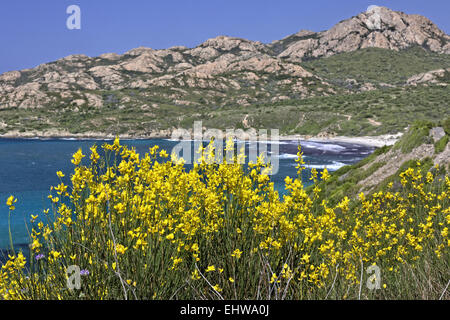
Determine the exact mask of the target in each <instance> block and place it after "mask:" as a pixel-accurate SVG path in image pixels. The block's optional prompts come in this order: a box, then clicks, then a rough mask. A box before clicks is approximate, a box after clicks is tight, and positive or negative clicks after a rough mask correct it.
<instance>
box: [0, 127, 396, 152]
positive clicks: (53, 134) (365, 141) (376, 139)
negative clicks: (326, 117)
mask: <svg viewBox="0 0 450 320" xmlns="http://www.w3.org/2000/svg"><path fill="white" fill-rule="evenodd" d="M402 135H403V133H397V134H386V135H380V136H361V137H347V136H334V137H330V136H327V137H323V136H311V135H280V136H279V139H280V140H282V141H292V140H302V141H313V142H342V143H354V144H361V145H366V146H371V147H377V148H379V147H382V146H385V145H388V146H389V145H393V144H394V143H395V142H397V140H398V139H399V138H400V137H401V136H402ZM119 137H120V138H121V139H137V140H139V139H168V138H170V137H171V134H170V133H169V132H168V131H160V132H158V131H155V132H151V133H150V134H148V135H133V134H120V135H119ZM269 137H270V136H269ZM0 138H8V139H80V140H81V139H83V140H84V139H88V140H91V139H92V140H109V139H114V138H115V136H114V135H113V134H106V133H102V132H84V133H76V134H74V133H70V132H68V131H65V130H56V129H53V130H49V131H28V132H19V131H10V132H8V133H6V134H2V135H0Z"/></svg>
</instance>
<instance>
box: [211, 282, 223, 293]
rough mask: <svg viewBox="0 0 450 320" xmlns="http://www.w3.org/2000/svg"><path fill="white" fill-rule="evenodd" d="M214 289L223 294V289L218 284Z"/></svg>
mask: <svg viewBox="0 0 450 320" xmlns="http://www.w3.org/2000/svg"><path fill="white" fill-rule="evenodd" d="M213 289H214V290H216V291H217V292H221V291H222V289H221V288H220V287H219V285H218V284H216V285H215V286H213Z"/></svg>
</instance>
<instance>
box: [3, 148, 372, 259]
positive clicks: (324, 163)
mask: <svg viewBox="0 0 450 320" xmlns="http://www.w3.org/2000/svg"><path fill="white" fill-rule="evenodd" d="M105 142H108V143H110V142H111V141H109V140H76V139H0V250H6V248H8V247H9V232H8V230H9V229H8V212H9V211H8V207H7V206H6V200H7V198H8V197H9V196H10V195H14V197H15V198H17V199H18V201H17V203H16V210H15V211H14V212H13V213H12V215H11V232H12V238H13V243H14V246H15V247H16V246H17V247H23V248H27V244H28V243H29V232H30V231H31V230H30V223H29V220H30V215H32V214H33V215H37V214H40V215H41V216H42V214H41V213H42V211H43V210H45V209H47V208H49V207H50V203H49V199H48V198H47V196H48V195H49V192H50V187H51V186H56V185H57V184H58V183H59V180H58V177H57V176H56V172H57V171H62V172H63V173H65V174H66V177H65V178H64V179H66V180H65V181H64V182H65V183H66V184H70V180H69V177H70V173H71V172H73V164H72V163H71V162H70V160H71V158H72V155H73V153H75V152H76V151H77V150H78V148H82V150H83V151H84V154H89V153H90V151H89V148H90V147H91V146H93V145H94V144H96V145H98V146H101V145H102V144H103V143H105ZM121 143H122V144H125V145H127V146H129V147H134V148H136V150H137V152H139V153H140V154H144V153H145V152H148V150H149V148H151V147H153V146H154V145H159V146H160V148H161V149H165V150H166V151H167V153H169V154H170V153H171V150H172V148H174V147H175V146H176V145H177V144H178V143H179V142H178V141H172V140H168V139H148V140H121ZM268 143H269V146H268V154H270V155H271V156H272V157H274V158H273V159H275V157H276V158H277V160H278V163H279V167H278V172H277V173H276V174H274V175H272V176H271V179H272V181H273V182H274V185H275V188H276V189H277V190H278V191H279V192H280V195H281V196H282V195H283V194H285V189H284V180H285V178H286V176H290V177H292V178H294V177H296V175H297V173H296V172H297V169H296V168H295V166H296V162H295V159H296V153H297V148H298V144H299V143H300V144H301V146H302V151H303V156H304V160H305V163H306V164H305V167H306V170H304V175H303V176H302V180H303V181H304V183H305V184H308V183H310V180H309V177H310V170H311V169H312V168H316V169H317V170H318V171H320V170H323V169H324V168H327V170H328V171H331V172H332V171H336V170H337V169H339V168H341V167H342V166H345V165H349V164H354V163H356V162H358V161H360V160H362V159H364V158H365V157H367V156H368V155H370V154H371V153H372V152H373V151H374V149H375V148H373V147H369V146H365V145H359V144H351V143H341V142H339V143H336V142H333V143H332V142H313V141H298V140H297V141H295V140H292V141H278V142H270V141H268ZM191 144H192V148H193V145H194V142H191ZM205 144H206V142H205ZM248 144H249V143H248V142H247V145H248ZM275 144H276V146H277V147H278V152H276V153H275V151H274V150H275V149H276V148H274V146H275ZM247 151H248V148H247ZM271 152H272V154H271ZM86 158H88V157H86ZM86 158H85V159H86ZM272 161H274V160H272ZM188 168H189V166H188Z"/></svg>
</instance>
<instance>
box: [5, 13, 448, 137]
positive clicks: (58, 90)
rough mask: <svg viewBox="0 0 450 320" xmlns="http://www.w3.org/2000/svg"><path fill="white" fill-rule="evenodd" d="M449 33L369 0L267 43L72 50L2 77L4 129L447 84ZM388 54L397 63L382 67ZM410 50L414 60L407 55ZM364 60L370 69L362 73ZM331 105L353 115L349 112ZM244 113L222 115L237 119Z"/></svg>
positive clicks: (47, 130) (94, 123) (85, 129)
mask: <svg viewBox="0 0 450 320" xmlns="http://www.w3.org/2000/svg"><path fill="white" fill-rule="evenodd" d="M449 40H450V37H449V36H448V35H447V34H445V33H444V32H443V31H441V30H439V28H438V27H437V26H435V25H434V24H433V23H432V22H431V21H430V20H428V19H427V18H425V17H422V16H419V15H407V14H405V13H402V12H395V11H391V10H389V9H387V8H383V7H375V8H371V9H370V10H368V11H367V12H364V13H361V14H360V15H358V16H356V17H353V18H350V19H348V20H345V21H342V22H340V23H338V24H337V25H336V26H334V27H333V28H331V29H330V30H327V31H323V32H310V31H300V32H298V33H296V34H294V35H291V36H288V37H286V38H284V39H282V40H279V41H274V42H272V43H270V44H263V43H260V42H257V41H250V40H245V39H240V38H234V37H228V36H218V37H216V38H213V39H209V40H207V41H205V42H204V43H202V44H200V45H199V46H197V47H195V48H186V47H181V46H180V47H172V48H169V49H164V50H153V49H150V48H145V47H141V48H136V49H132V50H130V51H128V52H126V53H124V54H122V55H119V54H115V53H108V54H103V55H100V56H98V57H88V56H85V55H72V56H68V57H66V58H63V59H60V60H57V61H54V62H51V63H46V64H42V65H40V66H38V67H36V68H33V69H26V70H20V71H11V72H6V73H4V74H2V75H0V134H4V135H5V134H6V135H9V136H14V135H21V134H28V135H30V136H33V135H57V136H60V135H74V134H79V133H85V134H88V133H89V132H90V133H91V134H92V135H96V134H99V135H104V134H119V133H125V132H126V133H128V134H130V135H145V136H158V135H166V131H167V130H169V131H170V129H171V128H173V127H176V126H187V127H190V126H191V123H192V121H194V120H195V119H202V120H203V119H208V118H210V115H212V114H213V112H214V111H217V110H227V112H228V113H230V112H229V111H230V110H233V112H234V113H241V112H242V110H246V109H247V108H249V107H250V106H257V105H261V104H270V105H273V106H276V105H277V104H280V103H281V104H285V103H286V102H288V103H291V101H303V100H304V99H311V98H314V97H316V98H320V97H324V98H326V97H334V96H346V95H349V94H354V93H358V92H364V91H374V90H378V89H383V88H393V87H402V88H403V87H405V88H409V87H413V86H423V85H426V86H429V85H431V86H441V87H443V86H447V84H448V83H449V82H450V81H449V77H448V70H449V69H448V68H450V55H449V54H450V41H449ZM377 48H378V49H377ZM375 49H377V50H378V51H373V50H375ZM411 50H413V53H411ZM392 52H397V57H396V59H397V60H398V62H396V63H395V64H393V66H392V68H391V67H386V66H390V63H389V61H390V59H391V58H390V56H391V55H392ZM354 53H356V54H357V55H359V63H361V66H358V64H357V62H355V59H353V58H352V57H351V55H352V54H354ZM346 55H350V56H348V57H347V56H346ZM411 56H413V58H414V59H415V61H416V62H417V63H414V64H411V63H408V62H410V61H411V60H410V59H411ZM335 57H336V58H335ZM333 59H334V60H333ZM336 65H337V66H338V67H337V68H335V66H336ZM380 65H381V66H382V67H381V68H380V67H378V66H380ZM402 65H406V67H404V68H400V67H398V66H402ZM352 66H358V67H357V68H356V70H357V71H356V72H357V74H355V70H354V69H355V68H353V69H352ZM365 66H373V68H374V69H375V71H373V72H372V71H371V73H370V74H368V73H367V72H366V71H365V70H366V67H365ZM333 68H334V69H333ZM369 69H370V68H369ZM330 70H334V71H333V72H330ZM358 70H359V71H358ZM394 79H395V81H394ZM447 99H448V97H447ZM445 103H447V100H444V104H445ZM447 105H448V104H447ZM230 108H231V109H230ZM333 113H334V114H335V115H336V116H337V117H338V118H350V119H351V118H352V117H351V114H350V117H349V114H348V110H347V111H345V112H344V111H340V110H335V111H334V112H333ZM433 114H434V113H433ZM246 116H247V115H246V114H243V115H242V116H241V115H239V116H238V117H234V116H232V117H231V118H230V116H229V117H227V118H226V119H225V120H227V121H225V122H227V123H228V122H231V124H227V125H231V126H233V127H236V126H239V125H242V120H243V119H244V118H245V117H246ZM309 116H311V114H309ZM289 118H290V117H289V116H287V119H289ZM295 118H297V117H295ZM325 118H327V116H326V117H325ZM133 119H139V120H140V122H139V123H138V122H137V121H133ZM327 119H328V118H327ZM350 119H348V120H350ZM261 121H262V120H261ZM261 121H259V122H261ZM373 121H374V122H372V123H375V124H376V123H379V122H378V121H377V120H376V119H374V120H373ZM254 123H258V121H256V120H255V121H254ZM250 125H252V124H250ZM402 125H403V124H402ZM298 127H299V122H297V124H293V125H291V124H290V125H289V128H286V130H285V131H287V133H293V131H292V130H293V129H295V128H298ZM288 129H289V130H290V131H288ZM319 129H325V128H324V127H323V126H322V127H320V128H319ZM391 129H392V130H394V128H393V127H392V128H391ZM395 129H397V128H395ZM294 132H295V130H294ZM338 133H339V132H338Z"/></svg>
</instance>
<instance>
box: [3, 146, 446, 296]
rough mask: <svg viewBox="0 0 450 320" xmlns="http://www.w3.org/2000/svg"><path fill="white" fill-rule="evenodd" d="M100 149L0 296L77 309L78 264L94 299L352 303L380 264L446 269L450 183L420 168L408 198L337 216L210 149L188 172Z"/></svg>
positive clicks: (79, 171)
mask: <svg viewBox="0 0 450 320" xmlns="http://www.w3.org/2000/svg"><path fill="white" fill-rule="evenodd" d="M226 148H227V149H228V150H230V148H233V150H234V144H233V143H232V142H231V143H230V142H228V143H227V147H226ZM102 149H103V152H104V153H105V155H104V156H100V155H99V153H98V151H97V148H96V147H95V146H94V147H92V148H91V149H90V151H91V155H90V157H89V159H90V161H91V162H90V165H89V166H86V165H83V164H82V163H81V160H82V159H83V158H84V155H83V153H82V151H81V149H80V150H78V151H77V152H76V153H75V154H74V156H73V159H72V163H73V164H74V165H75V169H74V172H73V174H72V175H71V176H70V179H71V186H66V185H64V184H63V183H62V182H61V183H60V184H59V185H58V186H57V187H56V188H53V192H54V193H56V195H57V197H56V195H51V199H52V202H53V209H54V213H55V214H54V218H53V216H52V215H50V214H48V213H44V214H45V216H46V218H47V219H49V220H50V221H51V222H50V223H49V224H48V225H45V224H43V223H42V222H40V223H38V224H37V225H35V227H34V228H33V229H32V232H31V238H32V241H31V245H30V248H31V257H30V261H29V266H27V267H26V265H25V258H24V256H23V255H22V254H21V253H19V254H17V255H13V256H10V257H9V258H10V259H9V260H8V261H7V262H6V264H5V265H3V266H2V268H1V271H0V298H3V299H19V298H23V299H74V298H79V296H80V295H79V292H77V291H76V290H68V289H67V287H66V285H67V274H66V270H67V268H68V266H70V265H77V266H79V268H80V269H82V270H83V271H84V273H83V276H82V289H81V290H82V292H83V294H84V295H83V297H85V298H91V299H103V298H120V299H122V298H125V299H129V298H136V299H170V298H191V299H192V298H218V297H224V298H230V299H272V298H275V299H281V298H290V299H301V298H308V297H312V296H311V293H312V292H316V295H315V296H313V297H316V298H317V297H322V298H323V297H325V296H328V294H330V292H332V291H333V290H335V291H336V294H335V295H336V296H338V294H339V293H338V292H339V290H342V294H341V295H340V297H347V296H348V292H349V288H350V287H352V286H354V287H355V288H358V287H359V284H360V277H361V273H362V272H363V270H364V268H365V267H367V266H370V265H372V264H376V265H378V266H379V267H380V268H382V270H385V272H386V273H389V272H391V273H393V274H394V273H396V272H399V270H400V269H401V268H402V266H405V265H407V266H408V267H410V268H412V267H414V266H415V265H418V264H420V263H422V264H423V263H424V259H436V261H444V262H445V261H447V263H448V261H449V247H450V240H449V238H448V227H449V224H450V207H449V195H450V181H449V178H448V177H445V182H443V183H442V184H441V185H440V186H441V187H440V188H438V189H439V192H436V185H437V184H438V178H437V177H436V176H434V175H433V173H431V172H428V173H423V172H422V170H421V168H420V167H418V168H417V169H412V168H410V169H408V170H406V171H405V172H403V173H402V174H401V175H400V178H401V188H400V189H398V190H386V191H380V192H377V193H375V194H373V195H370V196H368V195H364V194H360V196H359V200H354V202H355V203H356V205H354V204H353V202H352V200H351V199H349V198H348V197H344V198H343V199H342V200H341V201H340V202H339V203H338V204H337V205H335V206H330V205H329V203H328V201H327V199H324V198H323V197H322V190H320V188H318V187H317V184H316V188H315V189H314V190H313V193H312V194H309V193H308V192H307V191H306V190H305V189H304V187H303V184H302V181H301V179H300V178H299V177H297V178H295V179H292V178H290V177H288V178H286V180H285V183H286V190H287V194H286V195H285V196H283V197H280V196H279V194H278V192H277V191H276V190H275V189H274V184H273V182H271V180H270V178H269V176H268V175H267V174H266V173H267V170H268V169H269V167H268V165H266V164H264V163H263V161H262V158H258V161H257V162H256V163H250V164H248V167H245V166H244V165H243V164H242V162H243V161H242V158H241V157H242V155H237V156H235V157H234V158H233V160H232V161H229V162H227V161H225V162H224V163H220V164H219V163H217V161H215V150H214V148H213V147H212V144H211V145H210V146H209V147H208V148H202V149H201V150H199V152H201V157H200V160H199V161H198V163H196V164H194V165H193V167H192V169H190V170H186V168H185V166H184V164H183V161H182V160H180V159H176V158H174V157H172V158H171V159H169V160H168V159H166V158H167V157H169V156H168V154H167V153H166V152H165V151H160V152H158V149H159V148H158V147H153V148H151V149H150V150H149V152H148V153H146V154H144V155H143V156H141V155H139V154H138V153H136V151H135V150H134V149H129V148H128V147H127V146H124V145H121V144H120V142H119V140H118V139H116V140H115V141H114V143H113V144H105V145H104V146H103V148H102ZM298 155H299V158H298V159H297V163H298V167H297V168H298V173H299V176H301V171H302V170H303V168H304V167H303V166H302V165H303V160H302V157H301V156H302V154H301V151H300V150H299V153H298ZM57 175H58V177H60V178H62V177H64V174H63V173H62V172H58V173H57ZM318 177H319V173H318V172H317V171H313V172H312V179H313V180H314V181H315V182H318V179H319V178H318ZM321 178H322V180H326V179H328V178H329V173H328V172H327V171H323V172H322V175H321ZM441 180H442V178H441ZM390 187H391V188H392V184H391V185H390ZM56 199H58V200H56ZM13 203H14V198H10V199H8V202H7V204H8V206H9V207H10V208H11V207H12V206H13ZM447 272H448V270H447ZM447 276H448V273H447ZM443 278H445V275H444V277H443ZM336 279H339V280H337V281H336ZM444 285H445V283H444ZM389 287H390V286H389ZM344 293H345V294H344Z"/></svg>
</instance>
